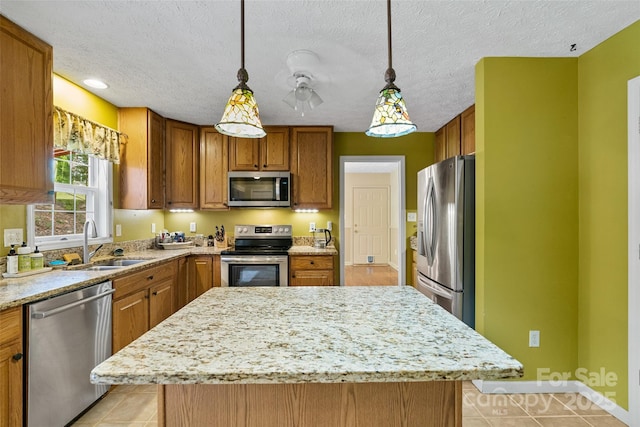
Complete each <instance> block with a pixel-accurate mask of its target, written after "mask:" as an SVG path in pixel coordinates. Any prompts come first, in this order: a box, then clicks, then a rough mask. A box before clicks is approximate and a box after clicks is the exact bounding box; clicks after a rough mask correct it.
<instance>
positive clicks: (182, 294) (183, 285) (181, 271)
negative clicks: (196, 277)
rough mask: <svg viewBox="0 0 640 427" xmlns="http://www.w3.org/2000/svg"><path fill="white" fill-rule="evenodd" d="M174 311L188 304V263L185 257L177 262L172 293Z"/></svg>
mask: <svg viewBox="0 0 640 427" xmlns="http://www.w3.org/2000/svg"><path fill="white" fill-rule="evenodd" d="M174 297H175V309H176V311H178V310H180V309H181V308H182V307H184V306H185V305H187V303H188V302H189V262H188V259H187V258H186V257H184V258H180V259H179V260H178V274H177V276H176V289H175V292H174Z"/></svg>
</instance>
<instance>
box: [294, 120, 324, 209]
mask: <svg viewBox="0 0 640 427" xmlns="http://www.w3.org/2000/svg"><path fill="white" fill-rule="evenodd" d="M290 149H291V176H292V180H293V184H292V199H293V200H292V206H291V207H292V208H293V209H331V206H332V201H333V179H332V178H333V126H321V127H311V126H309V127H293V128H291V147H290Z"/></svg>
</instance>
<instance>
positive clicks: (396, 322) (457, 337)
mask: <svg viewBox="0 0 640 427" xmlns="http://www.w3.org/2000/svg"><path fill="white" fill-rule="evenodd" d="M522 372H523V367H522V364H521V363H520V362H518V361H517V360H515V359H513V358H512V357H511V356H509V355H508V354H506V353H505V352H504V351H502V350H501V349H500V348H498V347H497V346H495V345H494V344H493V343H491V342H489V341H488V340H487V339H485V338H484V337H482V336H481V335H480V334H478V333H477V332H475V331H474V330H473V329H471V328H469V327H468V326H467V325H465V324H464V323H462V322H461V321H459V320H458V319H456V318H455V317H453V316H452V315H450V314H449V313H447V312H446V311H445V310H443V309H442V308H441V307H439V306H438V305H436V304H434V303H433V302H431V301H430V300H429V299H428V298H425V297H424V296H423V295H422V294H421V293H419V292H418V291H416V290H415V289H413V288H412V287H409V286H399V287H380V286H371V287H366V286H355V287H321V286H318V287H287V288H214V289H211V290H209V291H207V292H205V293H204V294H203V295H201V296H200V297H199V298H197V299H196V300H194V301H193V302H191V303H190V304H188V305H187V306H186V307H184V308H183V309H181V310H180V311H178V312H177V313H175V314H174V315H172V316H171V317H169V318H168V319H167V320H165V321H164V322H162V323H161V324H160V325H158V326H156V327H155V328H154V329H152V330H150V331H149V332H147V333H146V334H145V335H143V336H142V337H140V338H138V339H137V340H136V341H134V342H133V343H131V344H130V345H129V346H127V347H125V348H124V349H122V350H121V351H119V352H118V353H117V354H115V355H113V356H112V357H111V358H109V359H107V360H106V361H105V362H103V363H101V364H100V365H98V366H97V367H96V368H95V369H94V370H93V371H92V373H91V381H92V382H93V383H96V384H232V383H244V384H261V383H272V384H274V383H311V382H313V383H338V382H403V381H436V380H470V379H486V380H493V379H501V378H516V377H520V376H522Z"/></svg>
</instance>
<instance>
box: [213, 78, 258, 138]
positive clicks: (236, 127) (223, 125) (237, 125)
mask: <svg viewBox="0 0 640 427" xmlns="http://www.w3.org/2000/svg"><path fill="white" fill-rule="evenodd" d="M215 127H216V129H217V130H218V132H220V133H222V134H225V135H229V136H237V137H240V138H262V137H263V136H265V135H266V134H267V133H266V132H265V131H264V129H263V128H262V123H261V122H260V113H259V112H258V104H257V103H256V99H255V98H254V97H253V92H252V91H251V89H249V88H246V89H243V88H239V87H237V88H235V89H234V90H233V92H232V93H231V97H230V98H229V101H228V102H227V106H226V107H225V108H224V113H223V114H222V119H221V120H220V123H218V124H217V125H216V126H215Z"/></svg>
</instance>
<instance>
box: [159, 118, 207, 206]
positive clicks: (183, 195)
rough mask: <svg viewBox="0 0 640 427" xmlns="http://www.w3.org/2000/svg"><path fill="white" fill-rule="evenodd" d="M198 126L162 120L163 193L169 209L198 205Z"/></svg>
mask: <svg viewBox="0 0 640 427" xmlns="http://www.w3.org/2000/svg"><path fill="white" fill-rule="evenodd" d="M199 148H200V143H199V138H198V126H196V125H192V124H190V123H184V122H179V121H177V120H171V119H166V121H165V159H166V160H165V169H166V177H165V195H166V200H167V203H166V207H167V208H168V209H174V208H176V209H180V208H183V209H197V208H198V205H199V197H200V192H199V186H198V183H199V177H200V175H199Z"/></svg>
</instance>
